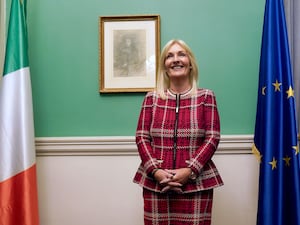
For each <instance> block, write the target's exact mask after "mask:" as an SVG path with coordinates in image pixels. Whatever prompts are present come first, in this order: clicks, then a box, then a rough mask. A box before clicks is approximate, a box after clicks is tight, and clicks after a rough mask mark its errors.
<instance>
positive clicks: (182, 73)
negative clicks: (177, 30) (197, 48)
mask: <svg viewBox="0 0 300 225" xmlns="http://www.w3.org/2000/svg"><path fill="white" fill-rule="evenodd" d="M165 68H166V71H167V74H168V75H169V77H170V78H175V77H177V78H183V77H187V78H188V76H189V74H190V59H189V56H188V54H187V52H186V51H185V50H184V49H183V48H182V47H181V46H180V45H179V44H177V43H175V44H173V45H172V46H171V47H170V49H169V51H168V52H167V54H166V59H165Z"/></svg>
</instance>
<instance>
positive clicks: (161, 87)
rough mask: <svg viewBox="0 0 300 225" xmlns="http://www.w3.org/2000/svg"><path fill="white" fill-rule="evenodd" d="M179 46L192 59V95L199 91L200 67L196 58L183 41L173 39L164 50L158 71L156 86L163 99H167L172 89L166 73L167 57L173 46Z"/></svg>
mask: <svg viewBox="0 0 300 225" xmlns="http://www.w3.org/2000/svg"><path fill="white" fill-rule="evenodd" d="M174 44H179V45H180V46H181V47H182V48H183V49H184V50H185V51H186V52H187V55H188V57H189V59H190V63H191V72H190V76H189V78H190V83H191V85H192V90H191V93H192V94H195V93H196V91H197V82H198V65H197V62H196V58H195V56H194V54H193V52H192V50H191V49H190V47H189V46H188V45H187V44H186V43H185V42H184V41H182V40H178V39H173V40H170V41H169V42H168V43H167V44H166V45H165V46H164V48H163V49H162V52H161V55H160V60H159V66H158V70H157V84H156V91H157V93H158V94H159V95H160V97H161V98H162V99H166V98H167V96H166V92H165V91H166V90H167V89H168V88H170V79H169V76H168V74H167V73H166V69H165V60H166V56H167V54H168V51H169V49H170V48H171V46H172V45H174Z"/></svg>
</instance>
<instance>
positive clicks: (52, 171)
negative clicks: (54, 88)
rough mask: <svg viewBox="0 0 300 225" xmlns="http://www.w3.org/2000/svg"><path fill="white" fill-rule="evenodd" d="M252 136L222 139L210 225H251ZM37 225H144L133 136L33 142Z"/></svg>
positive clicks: (254, 204) (254, 206)
mask: <svg viewBox="0 0 300 225" xmlns="http://www.w3.org/2000/svg"><path fill="white" fill-rule="evenodd" d="M252 142H253V136H252V135H223V136H222V137H221V141H220V145H219V148H218V150H217V152H216V154H215V156H214V158H213V160H214V162H215V163H216V165H217V167H218V169H219V171H220V173H221V175H222V177H223V179H224V182H225V185H224V186H223V187H220V188H218V189H215V199H214V208H213V222H212V225H241V224H243V225H254V224H255V221H256V209H257V186H258V167H259V165H258V162H257V161H256V159H255V157H254V156H253V155H252V154H251V146H252ZM36 151H37V168H38V189H39V208H40V220H41V225H142V224H143V201H142V192H141V191H142V190H141V188H140V187H139V186H138V185H136V184H134V183H132V178H133V175H134V173H135V171H136V169H137V167H138V165H139V163H140V159H139V156H138V153H137V149H136V146H135V142H134V137H127V136H120V137H116V136H107V137H51V138H48V137H47V138H46V137H45V138H36Z"/></svg>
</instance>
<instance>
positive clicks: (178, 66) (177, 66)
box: [171, 65, 184, 70]
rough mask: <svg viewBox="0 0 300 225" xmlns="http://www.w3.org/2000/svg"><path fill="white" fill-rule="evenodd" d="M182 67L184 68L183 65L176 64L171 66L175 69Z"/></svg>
mask: <svg viewBox="0 0 300 225" xmlns="http://www.w3.org/2000/svg"><path fill="white" fill-rule="evenodd" d="M182 68H184V66H183V65H175V66H171V69H173V70H178V69H182Z"/></svg>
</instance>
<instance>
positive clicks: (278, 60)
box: [252, 0, 300, 225]
mask: <svg viewBox="0 0 300 225" xmlns="http://www.w3.org/2000/svg"><path fill="white" fill-rule="evenodd" d="M260 57H261V58H260V70H259V87H258V99H257V113H256V124H255V134H254V145H253V148H252V151H253V152H254V153H255V155H256V156H257V157H258V159H259V161H260V174H259V196H258V212H257V225H300V176H299V175H300V173H299V155H300V154H299V146H298V138H297V125H296V124H297V122H296V113H295V109H296V107H295V99H294V89H293V78H292V71H291V65H290V55H289V46H288V36H287V31H286V22H285V13H284V6H283V2H282V0H266V6H265V15H264V25H263V36H262V45H261V56H260Z"/></svg>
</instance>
